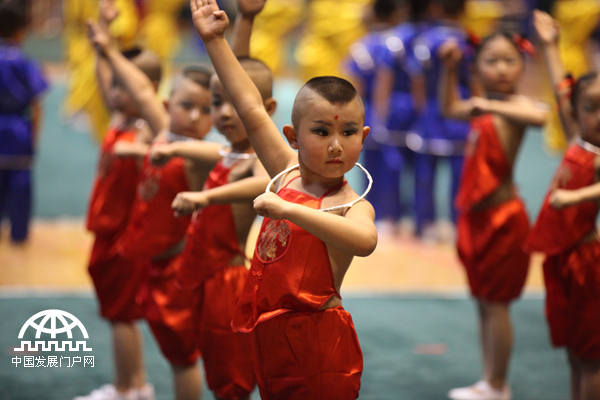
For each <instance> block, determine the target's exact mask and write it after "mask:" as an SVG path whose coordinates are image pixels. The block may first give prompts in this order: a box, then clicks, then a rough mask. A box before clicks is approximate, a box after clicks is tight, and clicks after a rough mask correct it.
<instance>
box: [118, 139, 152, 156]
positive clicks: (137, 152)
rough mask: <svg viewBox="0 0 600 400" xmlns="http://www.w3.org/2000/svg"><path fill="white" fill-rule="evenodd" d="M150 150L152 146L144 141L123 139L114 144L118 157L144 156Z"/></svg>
mask: <svg viewBox="0 0 600 400" xmlns="http://www.w3.org/2000/svg"><path fill="white" fill-rule="evenodd" d="M148 150H150V146H149V145H148V144H146V143H142V142H128V141H124V140H121V141H119V142H117V143H115V145H114V146H113V154H114V155H115V156H117V157H139V158H143V157H145V156H146V154H147V153H148Z"/></svg>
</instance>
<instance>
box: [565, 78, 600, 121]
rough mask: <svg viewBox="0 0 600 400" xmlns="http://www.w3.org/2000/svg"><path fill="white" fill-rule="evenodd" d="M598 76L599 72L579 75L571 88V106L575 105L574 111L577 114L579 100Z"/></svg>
mask: <svg viewBox="0 0 600 400" xmlns="http://www.w3.org/2000/svg"><path fill="white" fill-rule="evenodd" d="M597 78H598V72H596V71H593V72H588V73H587V74H585V75H583V76H581V77H579V78H578V79H577V81H576V82H575V84H574V85H573V88H572V90H571V107H573V112H574V113H575V115H577V102H578V101H579V97H581V93H582V92H583V91H584V90H585V89H586V88H587V87H588V86H589V85H590V84H591V83H592V82H594V81H595V80H596V79H597Z"/></svg>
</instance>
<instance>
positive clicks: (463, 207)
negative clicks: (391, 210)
mask: <svg viewBox="0 0 600 400" xmlns="http://www.w3.org/2000/svg"><path fill="white" fill-rule="evenodd" d="M511 174H512V170H511V168H510V165H509V164H508V161H507V160H506V155H505V153H504V149H503V147H502V143H500V140H499V138H498V134H497V132H496V128H495V126H494V119H493V115H492V114H486V115H482V116H480V117H476V118H473V119H472V120H471V132H470V134H469V139H468V144H467V149H466V154H465V162H464V166H463V176H462V180H461V185H460V189H459V191H458V194H457V196H456V201H455V203H456V207H457V208H458V210H459V212H460V215H459V217H458V221H457V232H458V243H457V248H458V255H459V257H460V259H461V261H462V263H463V264H464V266H465V269H466V271H467V277H468V279H469V286H470V288H471V293H472V294H473V296H474V297H476V298H480V299H484V300H488V301H493V302H507V301H510V300H513V299H515V298H517V297H519V295H520V294H521V291H522V290H523V286H524V285H525V279H526V278H527V271H528V269H529V255H528V254H526V253H525V252H524V251H523V250H522V246H523V243H524V241H525V239H526V237H527V234H528V233H529V219H528V217H527V213H526V212H525V207H524V205H523V202H522V201H521V200H520V199H519V198H515V199H513V200H509V201H507V202H505V203H502V204H499V205H496V206H492V207H489V208H486V209H482V210H479V211H472V210H471V208H472V207H473V206H475V205H477V204H478V203H479V202H481V201H482V200H483V199H485V198H486V197H488V196H490V195H491V194H492V193H493V192H494V191H495V190H496V189H498V187H499V186H500V185H501V184H502V182H504V181H505V180H506V179H507V178H509V177H510V175H511Z"/></svg>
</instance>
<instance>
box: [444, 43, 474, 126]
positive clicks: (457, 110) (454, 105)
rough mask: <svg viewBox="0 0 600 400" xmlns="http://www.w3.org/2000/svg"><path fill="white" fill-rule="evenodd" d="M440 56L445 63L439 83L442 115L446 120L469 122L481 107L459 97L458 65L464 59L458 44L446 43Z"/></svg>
mask: <svg viewBox="0 0 600 400" xmlns="http://www.w3.org/2000/svg"><path fill="white" fill-rule="evenodd" d="M439 56H440V58H441V59H442V61H443V63H444V68H442V76H441V79H440V82H439V85H440V86H439V88H440V90H439V93H440V94H439V96H440V98H439V102H440V108H441V110H442V113H443V114H444V116H445V117H446V118H452V119H460V120H469V119H470V118H471V116H472V113H473V111H474V109H477V108H478V107H479V106H481V105H480V104H473V101H465V100H462V99H461V98H460V97H459V96H458V63H459V62H460V59H461V58H462V53H461V51H460V48H459V47H458V43H456V42H454V41H448V42H446V43H444V44H443V45H442V46H441V47H440V49H439ZM475 101H477V100H475Z"/></svg>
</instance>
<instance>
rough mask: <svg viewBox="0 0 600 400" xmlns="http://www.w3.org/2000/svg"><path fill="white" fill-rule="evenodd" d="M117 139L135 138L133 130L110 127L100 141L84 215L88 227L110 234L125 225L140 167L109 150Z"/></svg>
mask: <svg viewBox="0 0 600 400" xmlns="http://www.w3.org/2000/svg"><path fill="white" fill-rule="evenodd" d="M118 141H127V142H133V141H135V132H133V131H129V130H121V129H119V128H112V129H110V130H109V131H108V133H107V134H106V136H105V137H104V140H103V141H102V147H101V150H100V161H99V163H98V172H97V174H96V181H95V182H94V189H93V191H92V196H91V200H90V208H89V210H88V215H87V229H88V230H90V231H92V232H94V233H96V234H113V233H115V232H118V231H119V230H121V229H124V228H125V226H126V223H127V220H128V217H129V213H130V211H131V207H132V205H133V201H134V199H135V188H136V186H137V181H138V177H139V170H138V167H137V165H136V162H135V159H134V158H122V157H115V156H114V155H113V154H112V150H113V146H114V145H115V143H116V142H118Z"/></svg>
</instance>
